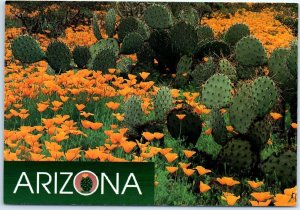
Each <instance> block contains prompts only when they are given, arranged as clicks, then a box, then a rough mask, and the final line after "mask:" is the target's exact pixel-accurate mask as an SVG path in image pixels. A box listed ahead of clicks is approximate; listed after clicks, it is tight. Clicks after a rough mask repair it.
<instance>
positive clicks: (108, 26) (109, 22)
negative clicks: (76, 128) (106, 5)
mask: <svg viewBox="0 0 300 210" xmlns="http://www.w3.org/2000/svg"><path fill="white" fill-rule="evenodd" d="M115 24H116V11H115V10H114V8H111V9H110V10H108V11H107V13H106V16H105V31H106V34H107V35H108V37H110V38H112V37H113V36H114V33H115Z"/></svg>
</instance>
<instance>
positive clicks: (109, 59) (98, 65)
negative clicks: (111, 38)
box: [92, 49, 116, 73]
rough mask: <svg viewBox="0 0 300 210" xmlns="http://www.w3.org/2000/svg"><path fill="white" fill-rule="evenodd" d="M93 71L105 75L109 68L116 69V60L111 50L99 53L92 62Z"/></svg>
mask: <svg viewBox="0 0 300 210" xmlns="http://www.w3.org/2000/svg"><path fill="white" fill-rule="evenodd" d="M92 65H93V70H101V71H103V73H107V71H108V69H109V68H115V67H116V58H115V54H114V52H113V50H111V49H107V50H102V51H100V52H99V53H98V54H97V55H96V57H95V59H94V60H93V64H92Z"/></svg>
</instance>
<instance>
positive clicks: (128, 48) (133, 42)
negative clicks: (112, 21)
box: [121, 32, 143, 54]
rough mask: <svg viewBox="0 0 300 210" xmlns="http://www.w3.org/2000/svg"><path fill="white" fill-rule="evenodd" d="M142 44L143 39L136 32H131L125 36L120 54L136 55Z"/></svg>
mask: <svg viewBox="0 0 300 210" xmlns="http://www.w3.org/2000/svg"><path fill="white" fill-rule="evenodd" d="M142 44H143V37H142V36H141V35H140V34H139V33H137V32H131V33H129V34H127V35H126V36H125V38H124V39H123V42H122V47H121V53H123V54H133V53H136V52H137V51H138V50H139V49H140V48H141V46H142Z"/></svg>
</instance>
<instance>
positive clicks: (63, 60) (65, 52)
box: [46, 41, 71, 73]
mask: <svg viewBox="0 0 300 210" xmlns="http://www.w3.org/2000/svg"><path fill="white" fill-rule="evenodd" d="M46 57H47V61H48V64H49V65H50V66H51V68H52V69H54V71H55V73H62V72H65V71H66V70H68V69H69V68H70V63H71V52H70V49H69V48H68V47H67V46H66V45H65V44H64V43H62V42H59V41H55V42H52V43H51V44H50V45H49V46H48V48H47V52H46Z"/></svg>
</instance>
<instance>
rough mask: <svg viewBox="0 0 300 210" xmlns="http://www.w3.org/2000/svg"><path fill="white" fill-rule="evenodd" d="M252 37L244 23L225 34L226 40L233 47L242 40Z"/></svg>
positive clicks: (234, 26) (231, 28)
mask: <svg viewBox="0 0 300 210" xmlns="http://www.w3.org/2000/svg"><path fill="white" fill-rule="evenodd" d="M245 36H250V30H249V27H248V26H247V25H245V24H242V23H237V24H234V25H232V26H231V27H230V28H229V29H228V30H227V32H226V33H225V37H224V40H225V42H227V43H228V44H230V45H231V46H234V45H235V44H236V43H237V42H238V41H239V40H240V39H242V38H243V37H245Z"/></svg>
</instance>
